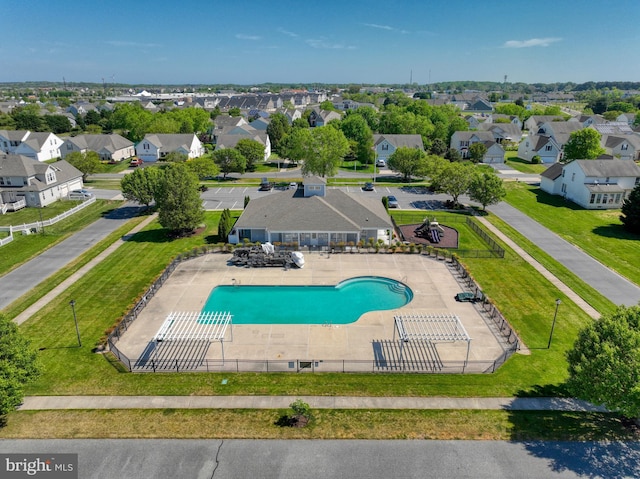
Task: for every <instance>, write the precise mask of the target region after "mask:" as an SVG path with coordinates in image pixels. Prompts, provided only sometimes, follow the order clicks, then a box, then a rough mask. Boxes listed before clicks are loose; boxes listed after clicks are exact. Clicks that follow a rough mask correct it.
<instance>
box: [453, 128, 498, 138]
mask: <svg viewBox="0 0 640 479" xmlns="http://www.w3.org/2000/svg"><path fill="white" fill-rule="evenodd" d="M454 135H455V136H456V139H458V140H461V141H468V140H470V139H471V138H473V137H474V136H475V137H476V138H478V140H479V141H494V137H493V133H491V132H490V131H482V130H478V131H456V132H455V133H454Z"/></svg>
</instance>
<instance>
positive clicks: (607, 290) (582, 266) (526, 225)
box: [487, 202, 640, 306]
mask: <svg viewBox="0 0 640 479" xmlns="http://www.w3.org/2000/svg"><path fill="white" fill-rule="evenodd" d="M487 209H488V210H489V211H491V213H493V214H495V215H496V216H499V217H500V218H501V219H502V220H504V221H505V222H506V223H507V224H508V225H510V226H511V227H513V228H515V229H516V230H517V231H518V232H520V233H521V234H522V235H524V236H526V237H527V238H528V239H529V240H531V241H533V242H534V243H535V244H536V245H538V246H539V247H540V248H542V249H543V250H544V251H545V252H546V253H548V254H549V255H550V256H551V257H552V258H554V259H555V260H556V261H558V262H559V263H560V264H562V265H563V266H565V267H566V268H568V269H569V271H571V272H573V273H574V274H575V275H576V276H578V277H579V278H580V279H582V280H583V281H584V282H585V283H587V284H588V285H590V286H591V287H593V288H595V289H596V290H597V291H599V292H600V293H601V294H602V295H604V296H605V297H606V298H608V299H609V300H611V301H612V302H613V303H615V304H623V305H626V306H633V305H636V304H638V302H640V287H639V286H637V285H635V284H633V283H632V282H631V281H629V280H628V279H626V278H623V277H622V276H620V275H619V274H617V273H616V272H614V271H612V270H611V269H609V268H607V267H606V266H604V265H603V264H602V263H600V262H599V261H597V260H595V259H594V258H592V257H591V256H589V255H588V254H586V253H584V252H583V251H581V250H580V249H579V248H577V247H576V246H574V245H572V244H571V243H569V242H567V241H565V240H563V239H562V238H560V237H559V236H558V235H556V234H555V233H553V232H551V231H550V230H548V229H547V228H545V227H544V226H542V225H541V224H540V223H538V222H537V221H534V220H533V219H531V218H529V217H528V216H527V215H526V214H524V213H522V212H521V211H519V210H518V209H516V208H514V207H513V206H510V205H508V204H507V203H504V202H502V203H499V204H497V205H493V206H489V207H488V208H487Z"/></svg>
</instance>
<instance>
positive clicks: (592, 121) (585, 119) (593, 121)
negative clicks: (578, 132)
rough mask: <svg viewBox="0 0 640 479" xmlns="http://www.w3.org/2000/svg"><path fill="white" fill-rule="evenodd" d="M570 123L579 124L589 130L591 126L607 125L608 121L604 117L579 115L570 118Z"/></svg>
mask: <svg viewBox="0 0 640 479" xmlns="http://www.w3.org/2000/svg"><path fill="white" fill-rule="evenodd" d="M568 121H570V122H578V123H580V124H581V125H582V127H583V128H587V127H589V126H591V125H597V124H600V123H607V120H605V118H604V117H603V116H602V115H579V116H574V117H573V118H570V119H569V120H568Z"/></svg>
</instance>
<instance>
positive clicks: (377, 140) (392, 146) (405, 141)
mask: <svg viewBox="0 0 640 479" xmlns="http://www.w3.org/2000/svg"><path fill="white" fill-rule="evenodd" d="M373 148H374V150H375V152H376V162H379V161H380V162H382V161H384V162H385V163H386V162H387V161H388V160H389V157H390V156H391V155H392V154H393V153H394V152H395V151H396V150H397V149H398V148H416V149H418V150H422V151H424V143H423V142H422V137H421V136H420V135H386V134H385V135H373Z"/></svg>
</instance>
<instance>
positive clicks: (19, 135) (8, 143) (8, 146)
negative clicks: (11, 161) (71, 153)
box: [0, 130, 62, 161]
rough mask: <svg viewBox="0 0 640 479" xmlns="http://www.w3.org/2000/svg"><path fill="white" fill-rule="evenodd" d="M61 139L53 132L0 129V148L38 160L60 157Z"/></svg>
mask: <svg viewBox="0 0 640 479" xmlns="http://www.w3.org/2000/svg"><path fill="white" fill-rule="evenodd" d="M60 146H62V140H61V139H60V138H59V137H58V136H57V135H54V134H53V133H49V132H32V131H28V130H13V131H12V130H0V149H1V150H2V151H3V152H4V153H10V154H16V155H24V156H27V157H29V158H33V159H36V160H38V161H47V160H53V159H55V158H60Z"/></svg>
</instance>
